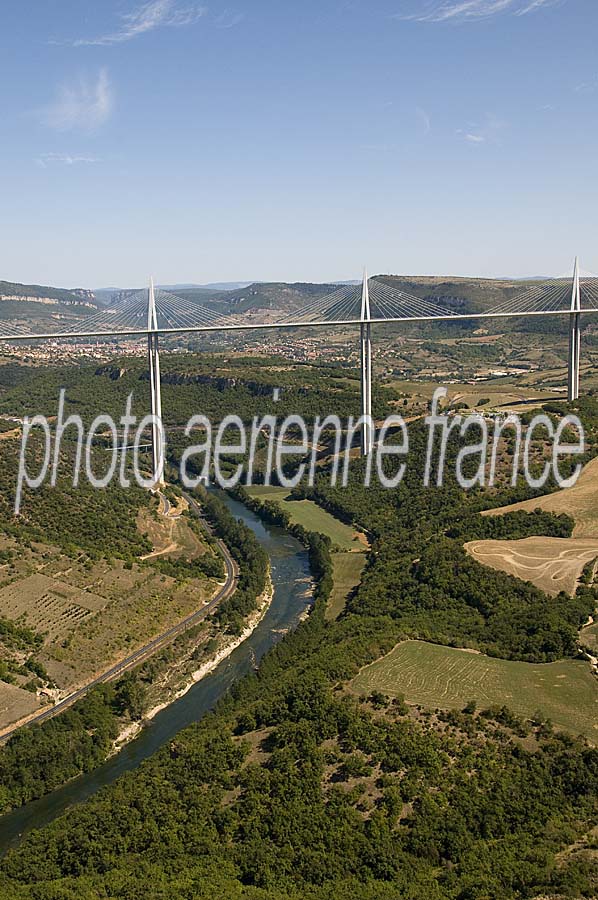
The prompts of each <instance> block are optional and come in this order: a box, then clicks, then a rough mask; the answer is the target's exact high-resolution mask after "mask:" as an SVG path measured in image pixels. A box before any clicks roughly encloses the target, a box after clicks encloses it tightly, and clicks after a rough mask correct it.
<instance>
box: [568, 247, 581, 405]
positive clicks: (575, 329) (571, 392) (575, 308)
mask: <svg viewBox="0 0 598 900" xmlns="http://www.w3.org/2000/svg"><path fill="white" fill-rule="evenodd" d="M580 309H581V291H580V284H579V257H577V256H576V257H575V267H574V269H573V286H572V291H571V315H570V316H569V366H568V379H567V397H568V399H569V401H570V402H571V401H573V400H577V399H578V398H579V363H580V356H581V326H580V322H579V318H580V317H579V310H580Z"/></svg>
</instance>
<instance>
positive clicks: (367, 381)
mask: <svg viewBox="0 0 598 900" xmlns="http://www.w3.org/2000/svg"><path fill="white" fill-rule="evenodd" d="M371 318H372V317H371V312H370V293H369V283H368V273H367V270H366V271H364V273H363V288H362V293H361V316H360V319H361V416H362V418H363V425H362V427H361V455H362V456H369V455H370V453H371V452H372V449H373V444H374V436H373V422H372V326H371V322H370V320H371Z"/></svg>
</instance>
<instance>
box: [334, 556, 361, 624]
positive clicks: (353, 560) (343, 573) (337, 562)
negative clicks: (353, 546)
mask: <svg viewBox="0 0 598 900" xmlns="http://www.w3.org/2000/svg"><path fill="white" fill-rule="evenodd" d="M364 566H365V554H363V553H334V554H333V556H332V567H333V579H334V587H333V589H332V593H331V594H330V600H329V601H328V605H327V607H326V618H327V619H329V620H330V619H336V618H337V616H339V615H340V614H341V612H342V611H343V609H344V608H345V602H346V600H347V597H348V595H349V593H350V591H351V590H352V589H353V588H354V587H355V585H357V584H359V582H360V581H361V573H362V572H363V569H364Z"/></svg>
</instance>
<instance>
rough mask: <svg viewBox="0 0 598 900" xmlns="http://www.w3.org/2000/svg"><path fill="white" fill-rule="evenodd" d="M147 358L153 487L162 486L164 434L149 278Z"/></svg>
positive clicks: (158, 362) (151, 288) (157, 347)
mask: <svg viewBox="0 0 598 900" xmlns="http://www.w3.org/2000/svg"><path fill="white" fill-rule="evenodd" d="M147 331H148V334H147V356H148V363H149V373H150V394H151V412H152V417H153V418H152V466H153V472H152V475H153V479H154V485H155V487H160V486H162V485H163V484H164V462H165V461H164V432H163V428H162V388H161V383H160V351H159V346H158V316H157V313H156V296H155V291H154V279H153V278H150V284H149V289H148V295H147Z"/></svg>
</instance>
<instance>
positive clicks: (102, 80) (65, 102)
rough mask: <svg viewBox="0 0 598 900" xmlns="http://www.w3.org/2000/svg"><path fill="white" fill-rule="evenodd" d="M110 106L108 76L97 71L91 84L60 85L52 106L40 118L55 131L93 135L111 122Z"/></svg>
mask: <svg viewBox="0 0 598 900" xmlns="http://www.w3.org/2000/svg"><path fill="white" fill-rule="evenodd" d="M113 105H114V99H113V93H112V87H111V85H110V80H109V78H108V73H107V71H106V69H100V71H99V72H98V74H97V76H96V77H95V78H94V79H92V80H89V79H85V78H82V79H80V80H79V81H78V82H76V83H71V84H63V85H61V87H60V88H59V89H58V91H57V94H56V98H55V99H54V100H53V101H52V103H50V104H48V106H45V107H44V108H43V109H41V110H39V118H40V121H41V122H42V124H44V125H47V126H49V127H50V128H54V129H56V131H70V130H72V129H77V128H78V129H81V130H83V131H95V130H96V128H99V127H100V125H103V124H104V123H105V122H106V121H107V120H108V119H109V118H110V114H111V112H112V108H113Z"/></svg>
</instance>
